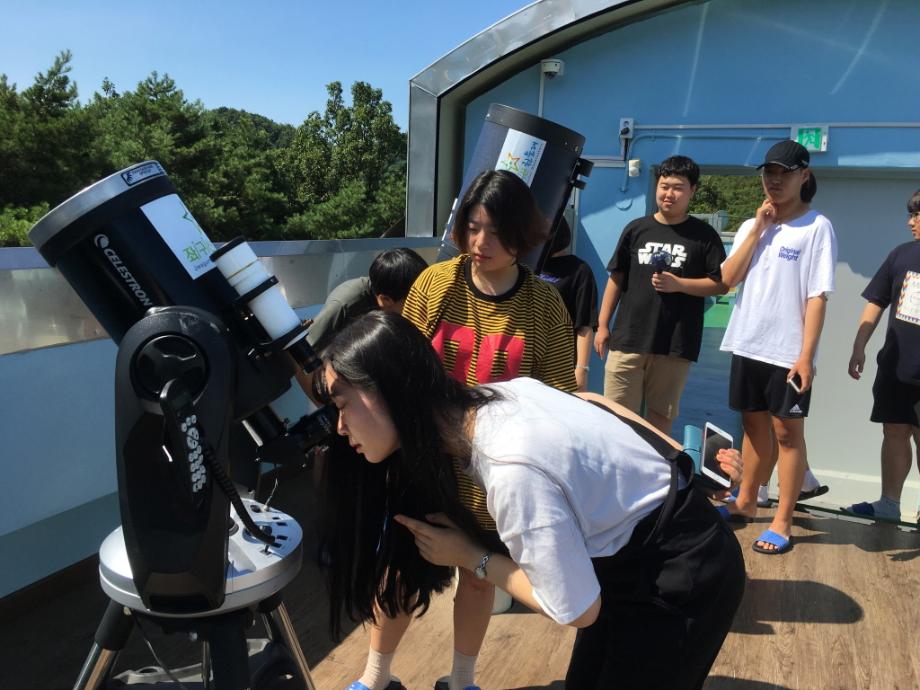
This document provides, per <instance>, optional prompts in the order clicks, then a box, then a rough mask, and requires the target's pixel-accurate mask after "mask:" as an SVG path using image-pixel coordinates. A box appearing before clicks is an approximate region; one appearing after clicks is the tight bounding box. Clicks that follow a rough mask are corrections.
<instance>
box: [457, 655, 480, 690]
mask: <svg viewBox="0 0 920 690" xmlns="http://www.w3.org/2000/svg"><path fill="white" fill-rule="evenodd" d="M478 658H479V655H476V656H467V655H466V654H461V653H460V652H458V651H457V650H456V649H455V650H454V665H453V666H452V667H451V669H450V690H464V688H468V687H470V686H471V685H476V660H477V659H478Z"/></svg>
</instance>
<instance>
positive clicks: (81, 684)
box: [74, 594, 315, 690]
mask: <svg viewBox="0 0 920 690" xmlns="http://www.w3.org/2000/svg"><path fill="white" fill-rule="evenodd" d="M255 612H256V613H258V614H259V615H260V616H261V618H262V622H263V624H264V626H265V629H266V631H267V632H268V640H267V641H266V642H267V644H264V645H262V646H261V648H260V646H259V644H258V642H257V641H255V640H253V641H249V642H247V640H246V636H245V630H246V628H247V627H249V625H250V623H251V620H252V614H253V611H252V610H250V609H240V610H237V611H231V612H229V613H223V614H218V615H213V616H205V617H201V618H180V619H177V618H161V617H157V616H155V615H149V614H143V613H139V612H135V611H132V610H131V609H129V608H127V607H125V606H123V605H121V604H119V603H117V602H115V601H111V600H110V601H109V604H108V606H107V607H106V611H105V614H104V615H103V617H102V621H101V622H100V623H99V627H98V628H97V629H96V636H95V642H94V644H93V647H92V649H91V650H90V653H89V655H88V656H87V658H86V661H85V662H84V664H83V668H82V669H81V671H80V675H79V677H78V678H77V682H76V683H75V684H74V690H97V689H99V690H104V689H105V688H108V687H112V686H111V685H109V684H108V683H109V680H110V673H111V670H112V665H113V664H114V662H115V659H116V657H117V655H118V653H119V652H120V651H121V650H122V649H123V648H124V646H125V644H127V642H128V638H129V637H130V635H131V631H132V630H133V628H134V625H135V617H137V616H141V617H143V618H146V619H150V620H152V621H153V622H155V623H156V624H157V625H159V626H160V627H161V628H162V629H163V630H164V631H166V632H170V633H172V632H180V633H181V632H184V633H188V634H190V635H191V634H194V635H195V636H196V637H197V639H199V640H200V641H201V643H202V656H201V663H200V664H199V665H197V666H195V667H186V668H182V669H176V670H175V671H173V675H174V676H175V677H178V678H180V680H181V677H185V678H188V676H189V675H194V676H200V678H201V680H200V682H198V681H195V680H191V681H189V680H185V681H184V682H183V684H184V685H185V686H186V687H187V688H189V690H191V689H192V688H201V689H202V690H210V689H214V690H315V686H314V685H313V680H312V678H311V676H310V669H309V667H308V666H307V661H306V659H305V658H304V655H303V651H302V650H301V648H300V644H299V643H298V641H297V636H296V634H295V632H294V627H293V625H292V624H291V619H290V617H289V616H288V613H287V609H286V608H285V607H284V603H283V602H282V601H281V596H280V594H275V595H273V596H272V597H270V598H269V599H266V600H264V601H261V602H259V603H258V605H257V606H256V607H255ZM167 677H168V676H167V674H166V672H165V671H161V670H159V669H148V670H144V671H140V672H126V673H123V674H121V675H120V676H119V677H118V678H117V679H116V681H115V682H117V683H118V685H117V686H116V687H123V685H122V684H124V685H128V686H131V685H138V684H139V683H143V687H160V683H161V681H166V680H167ZM174 687H175V686H174Z"/></svg>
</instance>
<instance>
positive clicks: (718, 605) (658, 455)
mask: <svg viewBox="0 0 920 690" xmlns="http://www.w3.org/2000/svg"><path fill="white" fill-rule="evenodd" d="M325 361H326V364H325V369H324V373H325V377H324V383H325V387H326V391H327V395H328V397H329V399H330V400H331V401H332V403H334V404H335V406H336V408H337V409H338V411H339V421H338V432H339V434H341V435H342V436H344V437H346V438H347V440H348V443H349V445H350V446H351V447H352V448H353V449H354V450H355V451H356V452H357V453H359V454H361V455H363V456H364V460H366V461H367V462H357V463H356V462H355V460H354V459H352V460H349V459H348V457H347V455H346V456H344V457H342V458H341V463H342V464H343V465H346V464H348V465H350V469H348V470H345V471H343V472H342V474H341V475H340V480H339V481H333V484H332V486H330V487H329V490H330V491H332V492H335V497H334V498H332V499H331V500H330V504H331V505H333V506H334V507H335V513H336V516H338V517H339V518H340V519H342V520H344V521H345V523H346V526H347V527H348V528H349V529H350V530H351V533H350V534H349V533H348V531H347V529H340V531H339V533H338V534H337V535H336V537H337V538H334V539H330V542H329V543H330V544H334V549H335V550H334V551H332V552H331V553H330V559H329V562H328V564H327V568H328V575H329V582H330V592H331V596H332V606H331V610H332V614H333V617H334V618H335V617H336V616H338V615H340V612H341V611H342V610H343V609H344V611H345V613H346V614H347V615H348V616H349V617H351V618H352V619H355V620H368V619H369V618H370V616H372V615H373V610H374V606H375V604H376V606H377V607H379V610H382V611H384V612H387V614H388V615H392V614H393V613H396V612H400V611H402V612H407V613H412V612H417V611H421V612H422V613H423V612H424V610H425V608H426V607H427V605H428V603H429V602H430V596H431V594H432V592H434V591H440V589H441V588H443V587H444V586H446V584H447V583H448V581H449V574H450V571H449V570H448V569H447V568H446V567H445V566H457V567H465V568H467V569H469V570H470V571H472V572H474V573H475V575H476V576H477V577H479V578H481V579H484V580H486V581H488V582H490V583H492V584H494V585H496V586H498V587H501V588H503V589H505V590H506V591H508V592H509V593H510V594H511V595H512V596H513V597H514V598H515V599H517V600H518V601H520V602H522V603H524V604H525V605H527V606H529V607H530V608H532V609H534V610H535V611H537V612H540V613H543V614H545V615H547V616H549V617H551V618H552V619H553V620H555V621H557V622H559V623H562V624H567V625H573V626H575V627H578V628H580V630H579V634H578V638H577V640H576V644H575V648H574V651H573V656H572V661H571V665H570V667H569V671H568V675H567V679H566V683H567V685H568V687H577V688H595V687H596V688H607V687H612V686H617V687H667V688H700V687H702V684H703V681H704V680H705V678H706V675H707V673H708V671H709V668H710V666H711V665H712V663H713V661H714V660H715V657H716V655H717V654H718V652H719V649H720V647H721V645H722V641H723V640H724V638H725V635H726V634H727V632H728V630H729V628H730V626H731V622H732V619H733V617H734V613H735V610H736V609H737V607H738V605H739V603H740V600H741V595H742V592H743V589H744V563H743V559H742V557H741V552H740V549H739V547H738V544H737V541H736V540H735V538H734V536H733V534H732V533H731V532H730V530H729V529H728V526H727V525H726V524H725V523H724V521H723V520H722V519H721V518H720V517H719V516H718V514H717V513H716V512H715V510H714V509H713V508H712V506H711V504H710V503H709V501H708V499H707V498H706V496H704V495H703V494H702V493H701V492H700V491H699V490H698V489H697V488H696V485H695V484H693V483H691V482H690V481H689V477H690V475H689V474H684V472H686V471H687V470H688V469H689V467H688V460H689V458H687V456H686V455H685V454H684V453H683V452H682V451H681V448H680V445H679V444H677V443H676V442H674V441H673V440H671V439H669V438H668V437H666V436H664V435H663V434H661V433H660V432H658V431H656V430H654V428H653V427H651V426H650V425H649V424H648V423H646V422H645V421H644V420H642V419H641V418H640V417H638V416H637V415H635V414H632V413H631V412H629V411H628V410H626V408H623V407H621V406H618V405H616V404H614V403H611V402H609V401H606V400H605V399H604V398H602V397H601V396H597V395H593V394H590V393H584V394H581V397H576V396H574V395H572V394H569V393H564V392H562V391H558V390H556V389H554V388H552V387H550V386H546V385H544V384H542V383H540V382H538V381H536V380H533V379H528V378H520V379H514V380H512V381H507V382H504V383H495V384H490V385H488V386H477V387H472V388H470V387H466V386H464V385H462V384H460V383H458V382H456V381H454V380H453V379H451V378H450V377H449V376H448V375H447V374H446V373H445V371H444V368H443V365H442V364H441V361H440V359H439V358H438V356H437V354H436V353H435V351H434V350H433V349H432V347H431V345H430V343H429V342H428V340H427V339H426V338H425V337H424V336H423V335H422V334H421V333H420V332H419V331H418V330H417V329H416V328H415V327H414V326H412V324H410V323H409V322H408V321H406V320H405V319H403V318H401V317H398V316H395V315H392V314H385V313H382V312H374V313H371V314H368V315H366V316H364V317H362V318H361V319H360V320H358V321H356V322H355V323H353V324H352V325H351V326H349V327H348V328H347V329H346V330H345V331H343V332H342V333H341V334H339V335H338V336H337V337H336V339H335V340H334V341H333V342H332V344H331V345H330V346H329V348H328V349H327V350H326V353H325ZM583 398H585V399H583ZM592 403H593V404H592ZM454 459H457V460H458V462H457V464H456V466H457V467H460V468H463V469H462V471H463V472H465V473H466V474H468V476H470V477H471V478H472V479H473V481H474V482H475V483H477V484H478V485H479V486H481V487H482V488H483V489H484V490H485V493H486V500H487V504H488V509H489V512H490V514H491V515H492V517H493V518H494V519H495V522H496V525H497V528H498V535H499V537H500V539H501V542H502V543H503V545H504V548H505V549H506V550H507V553H508V555H507V556H506V555H504V554H503V553H502V549H496V548H495V547H491V546H487V544H488V542H487V541H484V540H483V539H481V533H482V530H481V528H480V527H479V526H478V524H477V522H476V520H475V519H474V518H473V516H472V514H471V513H470V511H469V510H468V509H466V508H464V507H463V505H462V503H461V501H460V499H459V495H458V488H457V478H456V474H455V469H454V467H455V464H454V462H453V461H454ZM719 461H720V463H721V464H722V466H723V469H724V470H725V471H726V472H728V473H729V474H730V475H732V476H733V477H735V478H736V479H737V478H738V477H739V476H740V462H741V460H740V455H739V453H738V452H737V451H735V450H730V451H720V456H719ZM330 464H335V462H333V463H330ZM359 466H360V467H359ZM682 470H683V471H682ZM457 471H459V470H457ZM691 471H692V470H691ZM509 556H510V557H509Z"/></svg>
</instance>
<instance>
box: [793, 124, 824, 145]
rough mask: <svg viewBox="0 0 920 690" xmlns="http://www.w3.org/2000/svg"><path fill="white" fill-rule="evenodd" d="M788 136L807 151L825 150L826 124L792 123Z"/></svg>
mask: <svg viewBox="0 0 920 690" xmlns="http://www.w3.org/2000/svg"><path fill="white" fill-rule="evenodd" d="M790 138H791V139H794V140H795V141H797V142H799V143H800V144H801V145H802V146H804V147H805V148H806V149H808V150H809V151H827V125H794V126H793V127H792V134H791V136H790Z"/></svg>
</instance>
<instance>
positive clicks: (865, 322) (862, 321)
mask: <svg viewBox="0 0 920 690" xmlns="http://www.w3.org/2000/svg"><path fill="white" fill-rule="evenodd" d="M884 312H885V309H884V307H880V306H879V305H877V304H876V303H875V302H867V303H866V306H865V308H864V309H863V312H862V316H860V317H859V327H858V328H857V329H856V337H855V338H854V339H853V354H852V355H851V356H850V363H849V365H848V366H847V371H848V373H849V374H850V376H852V377H853V378H854V379H856V380H859V377H860V376H862V372H863V367H864V366H865V364H866V344H867V343H868V342H869V338H871V337H872V334H873V333H874V332H875V327H876V326H878V322H879V320H880V319H881V318H882V314H883V313H884Z"/></svg>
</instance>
